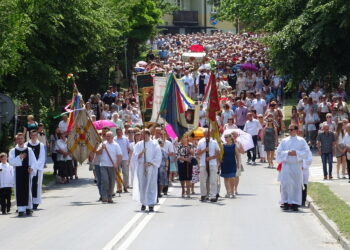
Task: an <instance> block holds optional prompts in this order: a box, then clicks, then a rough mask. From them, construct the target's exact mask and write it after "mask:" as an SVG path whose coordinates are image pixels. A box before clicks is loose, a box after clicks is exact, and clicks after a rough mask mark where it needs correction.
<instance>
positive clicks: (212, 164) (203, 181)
mask: <svg viewBox="0 0 350 250" xmlns="http://www.w3.org/2000/svg"><path fill="white" fill-rule="evenodd" d="M208 133H209V131H208V129H205V130H204V137H203V138H202V139H200V140H199V142H198V146H197V156H199V157H200V160H199V167H200V174H199V176H200V191H201V199H200V201H206V200H207V198H209V199H210V201H211V202H216V201H217V197H216V194H217V189H218V187H217V176H216V175H217V172H218V158H219V153H220V148H219V145H218V143H217V141H216V140H214V139H213V138H211V136H210V140H209V143H208V145H207V142H206V138H207V137H208ZM206 152H209V157H206ZM207 162H209V169H207V167H206V165H207ZM208 179H209V190H208V188H207V182H208ZM208 194H209V197H208Z"/></svg>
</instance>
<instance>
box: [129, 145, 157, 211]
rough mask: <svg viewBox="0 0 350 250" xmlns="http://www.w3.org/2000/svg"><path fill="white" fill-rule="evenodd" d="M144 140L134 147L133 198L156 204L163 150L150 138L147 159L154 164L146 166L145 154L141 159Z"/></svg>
mask: <svg viewBox="0 0 350 250" xmlns="http://www.w3.org/2000/svg"><path fill="white" fill-rule="evenodd" d="M143 144H144V142H143V141H140V142H138V143H137V144H136V145H135V147H134V152H133V155H132V158H131V164H132V167H133V168H134V169H135V176H134V183H133V199H134V200H135V201H138V202H140V203H141V204H142V205H145V206H154V205H155V204H156V203H157V195H158V192H157V179H158V168H159V166H160V163H161V161H162V152H161V149H160V147H159V144H158V142H156V141H153V140H150V141H148V142H146V161H147V162H150V163H152V166H150V167H146V170H145V166H144V162H145V161H144V156H143V155H142V157H141V158H140V159H139V158H138V156H139V154H140V152H142V150H143V149H144V145H143Z"/></svg>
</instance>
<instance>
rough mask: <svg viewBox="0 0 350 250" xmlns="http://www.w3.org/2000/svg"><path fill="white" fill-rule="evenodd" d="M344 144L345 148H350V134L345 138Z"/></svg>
mask: <svg viewBox="0 0 350 250" xmlns="http://www.w3.org/2000/svg"><path fill="white" fill-rule="evenodd" d="M344 144H345V146H347V147H350V135H349V134H348V133H346V134H345V136H344Z"/></svg>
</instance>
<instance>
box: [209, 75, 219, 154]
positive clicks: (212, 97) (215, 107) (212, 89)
mask: <svg viewBox="0 0 350 250" xmlns="http://www.w3.org/2000/svg"><path fill="white" fill-rule="evenodd" d="M208 85H209V86H207V91H208V93H206V94H207V96H208V97H209V100H208V108H207V109H208V111H207V112H208V120H209V123H210V127H211V130H212V136H213V138H214V139H215V140H216V141H217V142H218V144H219V147H220V160H221V159H222V156H223V147H222V143H221V139H220V133H219V126H218V123H217V122H216V112H219V111H220V103H219V96H218V89H217V86H216V79H215V75H214V74H213V73H211V74H210V78H209V83H208Z"/></svg>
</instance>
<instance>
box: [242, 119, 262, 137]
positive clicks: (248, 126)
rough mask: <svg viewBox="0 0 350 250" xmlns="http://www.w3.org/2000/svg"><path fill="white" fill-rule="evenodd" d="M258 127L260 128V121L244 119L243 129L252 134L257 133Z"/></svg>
mask: <svg viewBox="0 0 350 250" xmlns="http://www.w3.org/2000/svg"><path fill="white" fill-rule="evenodd" d="M260 129H262V127H261V124H260V122H259V121H258V120H257V119H252V120H251V121H249V120H248V121H246V123H245V126H244V129H243V130H244V131H245V132H247V133H248V134H250V135H252V136H253V135H258V133H259V130H260Z"/></svg>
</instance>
